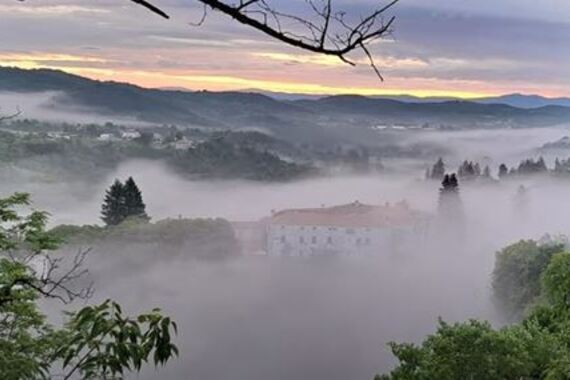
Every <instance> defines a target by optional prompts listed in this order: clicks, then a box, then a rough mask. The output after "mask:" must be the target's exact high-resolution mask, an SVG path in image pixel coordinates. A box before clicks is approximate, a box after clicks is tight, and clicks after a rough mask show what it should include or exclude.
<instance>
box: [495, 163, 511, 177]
mask: <svg viewBox="0 0 570 380" xmlns="http://www.w3.org/2000/svg"><path fill="white" fill-rule="evenodd" d="M508 174H509V168H507V165H505V164H501V165H500V166H499V174H498V176H499V178H500V179H503V178H505V177H506V176H507V175H508Z"/></svg>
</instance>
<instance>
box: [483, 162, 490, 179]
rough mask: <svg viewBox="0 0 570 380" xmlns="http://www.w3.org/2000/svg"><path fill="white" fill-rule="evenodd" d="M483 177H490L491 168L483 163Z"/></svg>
mask: <svg viewBox="0 0 570 380" xmlns="http://www.w3.org/2000/svg"><path fill="white" fill-rule="evenodd" d="M483 177H485V178H488V179H489V178H491V168H489V165H485V168H484V169H483Z"/></svg>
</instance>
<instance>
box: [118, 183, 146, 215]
mask: <svg viewBox="0 0 570 380" xmlns="http://www.w3.org/2000/svg"><path fill="white" fill-rule="evenodd" d="M122 191H123V197H124V202H125V208H124V212H125V218H129V217H135V218H138V219H141V220H149V217H148V215H147V214H146V205H145V204H144V202H143V198H142V193H141V191H140V190H139V188H138V186H137V184H136V183H135V180H134V179H133V177H129V178H128V179H127V180H126V181H125V184H124V186H123V188H122Z"/></svg>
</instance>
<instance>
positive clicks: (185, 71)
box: [0, 0, 570, 96]
mask: <svg viewBox="0 0 570 380" xmlns="http://www.w3.org/2000/svg"><path fill="white" fill-rule="evenodd" d="M276 4H277V3H276ZM338 4H339V5H338V6H339V9H345V10H347V11H349V12H350V13H351V14H353V15H359V14H365V13H366V12H367V11H368V10H369V9H371V8H372V7H374V6H376V5H377V4H376V3H375V2H372V1H371V0H356V1H350V2H348V1H339V2H338ZM279 5H282V6H286V7H288V8H291V9H292V10H294V11H295V12H307V10H306V9H305V8H304V7H302V6H301V5H300V4H297V2H295V3H286V4H285V3H279ZM164 6H165V8H166V9H167V10H168V12H169V13H170V14H171V15H172V16H173V19H172V20H168V21H167V20H162V19H160V18H158V17H155V16H154V15H152V14H150V13H149V12H147V11H145V10H144V9H142V8H141V7H137V6H136V5H134V4H122V3H121V4H118V3H116V2H107V1H104V2H98V3H97V6H96V7H95V6H91V5H90V6H85V3H84V2H82V1H80V0H66V1H64V2H56V1H53V0H47V1H46V2H45V3H42V5H41V6H36V5H33V4H28V3H24V4H15V5H2V6H0V14H2V17H3V20H2V24H0V35H2V36H3V48H2V49H0V54H2V55H3V56H2V57H1V58H0V62H1V63H2V64H4V65H8V64H10V65H16V66H20V67H27V68H30V67H40V66H48V67H52V68H61V69H66V70H67V71H70V72H75V73H86V72H88V70H90V71H89V72H90V74H89V75H91V76H95V77H97V76H98V75H101V76H104V77H105V78H106V77H109V76H113V77H114V78H115V79H116V80H137V81H138V82H137V84H141V85H148V84H149V83H152V84H153V85H159V84H158V83H157V82H158V81H159V80H161V79H164V80H165V83H164V84H163V85H164V86H166V85H169V84H167V83H166V82H168V83H170V82H171V81H172V80H173V79H172V78H178V77H184V78H193V79H185V80H184V81H185V82H191V83H189V85H191V84H192V83H194V84H197V85H198V86H206V87H208V86H211V87H209V88H212V89H219V88H221V87H223V88H225V89H229V88H236V87H239V86H242V85H244V86H248V87H249V86H251V85H255V84H260V83H261V84H265V88H267V87H271V88H272V89H273V90H276V89H278V88H281V89H288V90H295V91H296V90H303V89H305V90H306V91H308V92H314V91H317V90H322V91H325V93H329V91H337V90H338V91H339V92H343V93H344V92H350V91H361V93H363V94H369V93H372V92H375V93H386V92H388V91H389V92H394V91H397V92H410V91H416V94H417V93H418V91H420V92H422V93H425V94H428V93H430V92H431V93H435V92H437V93H443V92H446V91H447V92H448V95H451V94H452V93H453V94H467V96H468V95H470V94H474V93H479V94H482V95H483V94H489V93H497V92H525V91H532V92H540V93H542V94H545V95H551V96H555V95H570V90H568V88H570V66H568V65H565V64H562V62H566V61H568V60H570V49H568V48H567V41H568V38H570V24H569V23H568V22H567V21H568V20H570V6H569V5H568V4H566V3H564V2H562V1H557V0H552V1H549V2H547V3H545V4H541V6H540V8H536V5H535V3H534V2H531V1H527V0H520V1H514V0H505V1H502V2H492V1H491V0H482V1H479V2H468V1H457V0H453V1H452V0H441V1H437V2H436V1H434V0H426V1H419V0H409V1H406V2H401V3H399V4H398V6H397V7H396V8H394V9H393V11H392V12H393V13H394V14H395V15H396V16H397V20H396V24H395V28H396V29H395V32H394V36H393V39H391V40H384V41H380V42H379V43H377V44H374V45H373V46H372V52H373V54H374V56H375V57H376V63H377V64H378V66H379V67H380V69H381V71H382V72H383V74H384V75H385V77H386V78H387V82H386V83H384V84H382V85H381V86H380V84H379V83H375V82H374V81H375V76H374V73H373V72H372V71H371V70H370V68H369V66H368V63H367V61H366V57H365V56H363V55H361V54H359V53H358V52H355V54H353V56H352V59H353V60H354V61H356V62H358V63H359V64H360V65H359V66H358V67H357V68H352V67H349V66H347V65H344V64H343V63H342V62H340V61H339V60H337V59H336V58H334V57H327V56H321V55H317V54H311V53H308V52H305V51H303V50H298V49H293V48H289V47H287V46H284V45H282V44H280V43H278V42H276V41H275V40H273V39H271V38H270V37H268V36H265V35H264V34H263V33H260V32H258V31H255V30H253V29H251V28H248V27H245V26H243V25H240V24H238V23H236V22H233V21H231V20H230V19H229V18H228V17H226V16H224V15H221V14H219V13H215V12H210V13H209V14H208V18H207V20H206V23H205V24H204V25H202V26H201V27H192V26H191V25H190V24H191V23H192V22H195V21H196V20H197V19H199V18H200V16H201V12H202V9H201V7H199V6H198V4H197V3H194V2H192V3H187V2H181V1H169V2H166V3H165V4H164ZM11 10H14V11H13V12H12V11H11ZM30 18H33V21H31V20H30ZM71 31H72V32H71ZM86 46H89V47H90V48H91V50H89V54H88V57H85V56H86V54H85V53H86V50H85V47H86ZM46 47H49V51H46V50H48V49H46ZM22 51H25V52H32V53H31V54H34V55H46V56H48V55H50V54H51V55H56V56H57V55H59V57H52V58H56V59H49V60H48V59H41V57H29V58H30V59H13V57H12V58H8V57H6V56H5V54H8V53H13V52H22ZM64 56H70V57H78V58H77V59H73V60H72V59H66V58H65V57H64ZM85 58H88V59H85ZM97 59H99V61H95V60H97ZM276 68H278V69H276ZM300 68H302V70H300ZM141 72H144V73H153V75H155V78H154V79H153V80H149V79H148V75H141V74H140V73H141ZM137 73H138V74H137ZM158 74H163V75H158ZM567 78H568V79H567ZM205 79H207V80H205ZM221 83H224V85H223V86H222V85H221ZM277 84H278V85H277ZM159 86H160V85H159ZM396 86H401V87H400V88H395V87H396ZM425 86H431V87H425ZM457 86H461V87H457ZM256 87H257V86H256ZM363 89H364V90H363ZM372 90H374V91H372Z"/></svg>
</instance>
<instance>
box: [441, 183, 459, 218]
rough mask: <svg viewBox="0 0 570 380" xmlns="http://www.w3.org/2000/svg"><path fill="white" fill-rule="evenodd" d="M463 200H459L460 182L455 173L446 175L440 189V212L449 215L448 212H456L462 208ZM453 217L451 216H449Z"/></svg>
mask: <svg viewBox="0 0 570 380" xmlns="http://www.w3.org/2000/svg"><path fill="white" fill-rule="evenodd" d="M460 203H461V199H460V198H459V181H458V180H457V176H456V175H455V173H453V174H446V175H445V176H444V177H443V181H442V182H441V188H440V189H439V208H440V212H444V213H447V212H448V211H456V210H455V209H456V208H457V207H458V206H460ZM448 216H451V215H448Z"/></svg>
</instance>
